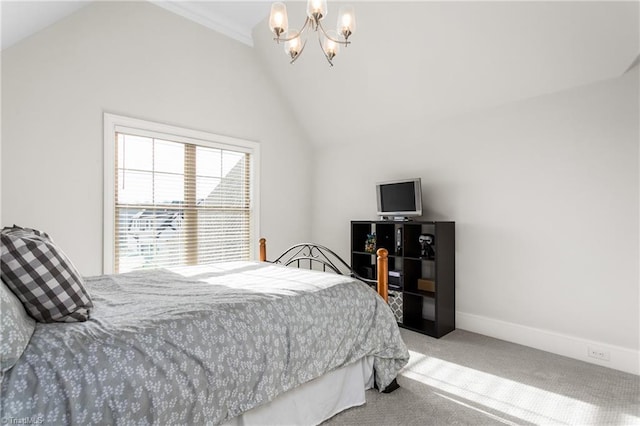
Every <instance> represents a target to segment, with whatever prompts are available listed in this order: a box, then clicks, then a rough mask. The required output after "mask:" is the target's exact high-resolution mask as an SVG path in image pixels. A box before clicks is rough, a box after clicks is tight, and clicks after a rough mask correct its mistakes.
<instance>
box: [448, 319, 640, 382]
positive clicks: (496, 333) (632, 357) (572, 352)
mask: <svg viewBox="0 0 640 426" xmlns="http://www.w3.org/2000/svg"><path fill="white" fill-rule="evenodd" d="M456 328H460V329H463V330H467V331H471V332H474V333H478V334H484V335H485V336H489V337H495V338H496V339H501V340H506V341H508V342H513V343H518V344H520V345H524V346H529V347H532V348H535V349H540V350H543V351H546V352H551V353H554V354H557V355H563V356H566V357H569V358H574V359H578V360H580V361H585V362H589V363H591V364H597V365H601V366H603V367H609V368H613V369H616V370H620V371H624V372H627V373H631V374H636V375H640V352H639V351H637V350H633V349H629V348H624V347H621V346H615V345H609V344H606V343H601V342H595V341H592V340H586V339H581V338H578V337H573V336H568V335H566V334H560V333H556V332H553V331H549V330H542V329H539V328H533V327H527V326H524V325H520V324H515V323H511V322H506V321H501V320H496V319H493V318H488V317H484V316H480V315H475V314H468V313H465V312H460V311H457V312H456ZM588 348H593V349H595V350H597V351H601V352H604V353H608V354H609V356H610V359H609V360H608V361H604V360H599V359H595V358H592V357H590V356H588V355H587V350H588Z"/></svg>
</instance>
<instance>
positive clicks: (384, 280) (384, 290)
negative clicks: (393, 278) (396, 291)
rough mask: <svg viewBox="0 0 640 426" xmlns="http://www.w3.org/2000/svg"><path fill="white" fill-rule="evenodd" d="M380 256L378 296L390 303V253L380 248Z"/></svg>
mask: <svg viewBox="0 0 640 426" xmlns="http://www.w3.org/2000/svg"><path fill="white" fill-rule="evenodd" d="M376 253H377V254H378V294H379V295H380V297H382V298H383V299H384V301H385V302H387V303H389V259H388V256H389V252H388V251H387V249H385V248H379V249H378V251H377V252H376Z"/></svg>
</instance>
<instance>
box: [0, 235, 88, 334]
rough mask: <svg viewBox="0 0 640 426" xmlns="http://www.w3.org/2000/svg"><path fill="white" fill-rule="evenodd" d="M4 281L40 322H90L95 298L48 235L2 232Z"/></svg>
mask: <svg viewBox="0 0 640 426" xmlns="http://www.w3.org/2000/svg"><path fill="white" fill-rule="evenodd" d="M0 239H1V240H2V251H1V254H0V263H1V264H2V268H1V270H2V280H3V281H4V282H5V283H6V284H7V286H8V287H9V288H10V289H11V290H12V291H13V292H14V293H15V294H16V295H17V296H18V298H19V299H20V300H21V301H22V303H23V304H24V307H25V309H26V310H27V312H28V313H29V315H31V316H32V317H33V318H35V319H36V321H39V322H77V321H86V320H87V319H88V318H89V308H91V307H93V303H91V298H90V297H89V294H88V293H87V291H86V290H85V288H84V281H83V279H82V277H81V276H80V274H79V273H78V271H77V270H76V268H75V267H74V266H73V264H72V263H71V261H70V260H69V259H68V258H67V256H66V255H65V254H64V253H63V252H62V250H60V249H59V248H58V247H57V246H56V245H55V244H54V243H53V241H52V240H51V238H49V236H48V235H47V234H45V233H44V232H40V231H36V230H34V229H28V228H20V227H19V226H15V225H14V226H13V227H12V228H4V229H3V230H2V232H0Z"/></svg>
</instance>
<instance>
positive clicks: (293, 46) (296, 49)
mask: <svg viewBox="0 0 640 426" xmlns="http://www.w3.org/2000/svg"><path fill="white" fill-rule="evenodd" d="M301 48H302V41H301V40H300V32H299V31H298V30H290V31H289V32H288V33H287V42H286V43H285V44H284V51H285V52H286V53H287V55H289V56H290V57H291V59H295V58H296V57H297V56H298V55H299V54H300V50H301Z"/></svg>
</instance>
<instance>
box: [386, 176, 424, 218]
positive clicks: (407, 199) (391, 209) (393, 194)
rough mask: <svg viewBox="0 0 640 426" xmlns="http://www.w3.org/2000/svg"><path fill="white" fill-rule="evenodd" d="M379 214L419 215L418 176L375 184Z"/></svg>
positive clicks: (420, 206) (420, 199) (420, 212)
mask: <svg viewBox="0 0 640 426" xmlns="http://www.w3.org/2000/svg"><path fill="white" fill-rule="evenodd" d="M376 187H377V197H378V214H379V215H380V216H399V217H406V216H421V215H422V190H421V187H420V178H416V179H405V180H399V181H392V182H382V183H378V184H377V185H376Z"/></svg>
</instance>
